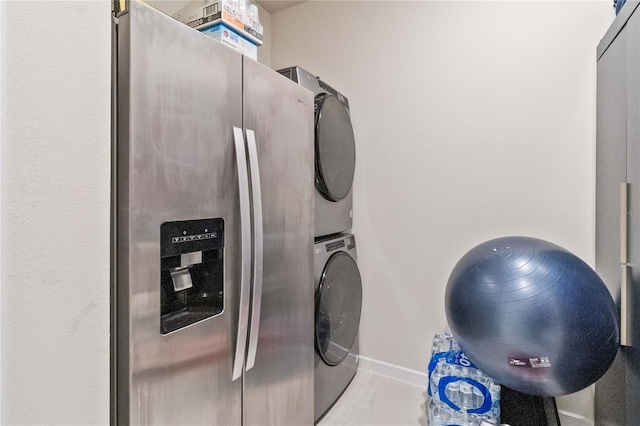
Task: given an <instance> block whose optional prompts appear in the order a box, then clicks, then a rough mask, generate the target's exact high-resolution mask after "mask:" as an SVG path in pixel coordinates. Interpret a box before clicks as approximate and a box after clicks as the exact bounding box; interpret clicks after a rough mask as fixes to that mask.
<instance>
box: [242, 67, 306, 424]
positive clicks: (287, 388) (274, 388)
mask: <svg viewBox="0 0 640 426" xmlns="http://www.w3.org/2000/svg"><path fill="white" fill-rule="evenodd" d="M243 87H244V94H243V97H244V127H245V129H246V130H247V131H249V130H253V131H254V133H255V141H256V147H257V153H258V162H259V169H260V187H261V192H262V224H263V232H264V239H263V247H264V252H263V256H264V263H263V271H262V277H263V282H262V303H261V311H260V329H259V335H258V337H257V347H256V348H255V364H254V366H253V368H251V369H250V370H248V371H246V373H245V379H244V380H245V391H244V397H243V400H244V403H243V405H244V407H243V410H244V423H245V424H251V425H252V424H262V425H279V426H280V425H304V424H307V425H311V424H313V359H314V358H313V298H314V296H313V285H314V284H313V196H314V175H313V96H312V94H311V92H309V91H307V90H306V89H304V88H302V87H301V86H299V85H296V84H295V83H293V82H291V81H290V80H288V79H286V78H284V77H282V76H280V75H278V74H276V73H274V72H273V71H272V70H270V69H268V68H265V67H263V66H262V65H260V64H258V63H257V62H254V61H252V60H249V59H246V58H245V59H244V76H243ZM252 179H253V177H252ZM254 217H255V212H254ZM254 297H255V295H254ZM252 332H255V329H253V328H252V329H251V330H250V333H252ZM254 339H255V338H254ZM251 341H252V339H250V342H251ZM250 350H251V348H250Z"/></svg>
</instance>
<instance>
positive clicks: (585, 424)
mask: <svg viewBox="0 0 640 426" xmlns="http://www.w3.org/2000/svg"><path fill="white" fill-rule="evenodd" d="M558 417H560V424H561V425H562V426H594V422H593V420H591V419H589V418H587V417H584V416H580V415H578V414H575V413H570V412H568V411H564V410H558Z"/></svg>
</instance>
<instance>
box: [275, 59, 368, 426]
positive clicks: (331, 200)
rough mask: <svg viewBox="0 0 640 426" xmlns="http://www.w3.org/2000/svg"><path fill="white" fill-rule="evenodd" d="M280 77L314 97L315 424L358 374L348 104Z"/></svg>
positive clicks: (358, 296)
mask: <svg viewBox="0 0 640 426" xmlns="http://www.w3.org/2000/svg"><path fill="white" fill-rule="evenodd" d="M278 72H279V73H280V74H282V75H284V76H286V77H288V78H289V79H291V80H293V81H295V82H297V83H298V84H300V85H302V86H303V87H306V88H307V89H309V90H311V91H312V92H313V93H314V94H315V176H316V178H315V185H316V195H315V244H314V254H315V266H314V271H315V272H314V274H315V291H316V292H315V294H316V297H315V304H316V305H315V348H316V355H315V386H314V387H315V407H314V414H315V420H316V422H317V421H318V420H319V419H320V418H322V416H323V415H324V414H326V412H327V411H328V410H329V408H331V406H332V405H333V404H334V403H335V402H336V401H337V400H338V398H339V397H340V395H342V393H343V392H344V391H345V389H346V388H347V386H349V383H351V380H352V379H353V377H354V376H355V374H356V371H357V369H358V327H359V325H360V312H361V309H362V281H361V277H360V271H359V270H358V265H357V263H356V262H357V256H356V240H355V237H354V235H353V234H351V233H350V231H351V226H352V224H353V192H352V184H353V175H354V172H355V163H356V150H355V140H354V137H353V128H352V126H351V118H350V115H349V101H348V100H347V98H346V97H345V96H344V95H342V94H341V93H340V92H338V91H337V90H335V89H334V88H332V87H331V86H330V85H328V84H327V83H325V82H324V81H322V80H320V78H318V77H316V76H315V75H313V74H311V73H309V72H308V71H305V70H304V69H302V68H300V67H291V68H285V69H282V70H279V71H278Z"/></svg>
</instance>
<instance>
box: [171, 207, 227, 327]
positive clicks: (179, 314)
mask: <svg viewBox="0 0 640 426" xmlns="http://www.w3.org/2000/svg"><path fill="white" fill-rule="evenodd" d="M159 284H160V289H161V292H160V293H161V295H160V304H161V306H160V332H161V333H162V334H167V333H171V332H174V331H177V330H180V329H181V328H184V327H186V326H188V325H191V324H195V323H197V322H200V321H203V320H205V319H207V318H210V317H212V316H215V315H218V314H220V313H222V311H223V309H224V220H223V219H222V218H211V219H195V220H182V221H175V222H164V223H163V224H162V225H160V283H159Z"/></svg>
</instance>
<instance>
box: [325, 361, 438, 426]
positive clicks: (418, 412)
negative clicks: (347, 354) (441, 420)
mask: <svg viewBox="0 0 640 426" xmlns="http://www.w3.org/2000/svg"><path fill="white" fill-rule="evenodd" d="M425 399H426V392H425V389H424V388H423V387H421V386H416V385H414V384H411V383H406V382H402V381H400V380H396V379H392V378H389V377H386V376H383V375H380V374H376V373H373V372H371V371H367V370H362V369H360V370H358V373H357V374H356V377H355V378H354V379H353V381H352V382H351V385H350V386H349V387H348V388H347V390H346V391H345V392H344V394H342V397H341V398H340V399H339V400H338V402H336V404H335V405H334V406H333V408H331V410H330V411H329V412H328V413H327V415H326V416H325V417H324V418H323V419H322V420H321V421H320V423H318V426H344V425H360V426H364V425H367V426H377V425H393V426H409V425H416V426H426V425H427V417H426V415H425Z"/></svg>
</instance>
